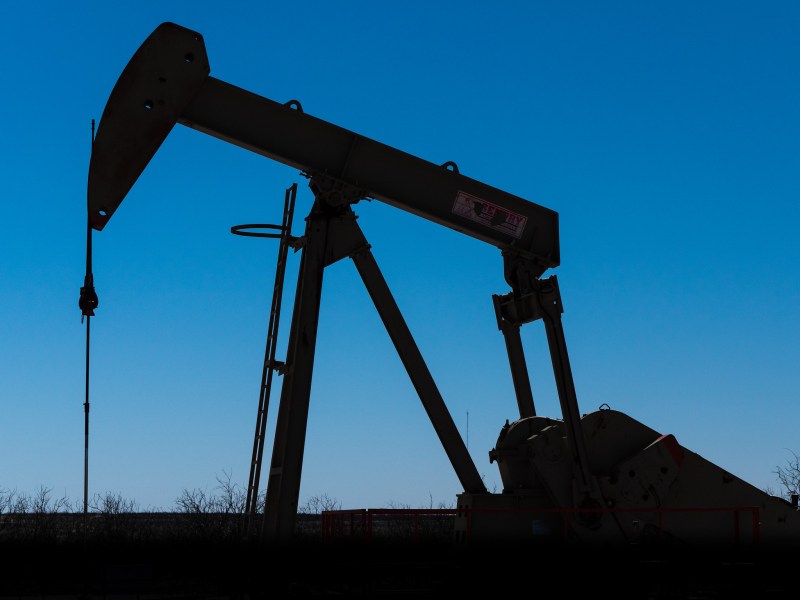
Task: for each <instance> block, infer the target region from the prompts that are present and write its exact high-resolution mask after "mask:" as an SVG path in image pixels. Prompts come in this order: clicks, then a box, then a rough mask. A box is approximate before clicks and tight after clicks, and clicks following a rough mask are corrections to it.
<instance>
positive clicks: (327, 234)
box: [262, 178, 486, 541]
mask: <svg viewBox="0 0 800 600" xmlns="http://www.w3.org/2000/svg"><path fill="white" fill-rule="evenodd" d="M327 187H328V186H323V185H320V183H319V182H318V181H316V180H315V178H312V182H311V188H312V190H315V191H317V190H321V189H327ZM347 256H350V257H351V258H352V259H353V261H354V262H355V264H356V267H357V269H358V272H359V274H360V275H361V278H362V280H363V281H364V284H365V285H366V287H367V291H368V292H369V295H370V297H371V299H372V301H373V303H374V304H375V307H376V308H377V310H378V313H379V314H380V317H381V319H382V321H383V323H384V325H385V326H386V329H387V331H388V332H389V336H390V337H391V339H392V342H393V343H394V346H395V348H396V350H397V352H398V354H399V355H400V359H401V360H402V362H403V365H404V366H405V368H406V371H407V372H408V374H409V376H410V377H411V381H412V383H413V385H414V387H415V389H416V390H417V393H418V394H419V397H420V400H421V401H422V404H423V406H424V408H425V410H426V412H427V414H428V417H429V418H430V420H431V423H432V424H433V427H434V430H435V431H436V434H437V435H438V436H439V440H440V441H441V443H442V446H443V447H444V450H445V452H446V454H447V456H448V458H449V459H450V462H451V464H452V465H453V469H454V470H455V472H456V476H457V477H458V479H459V481H460V482H461V485H462V486H463V487H464V490H465V491H466V492H470V493H473V494H479V493H485V492H486V488H485V486H484V484H483V481H482V480H481V477H480V475H479V473H478V470H477V468H476V467H475V464H474V462H473V461H472V458H471V457H470V455H469V452H468V451H467V448H466V445H465V444H464V442H463V440H462V439H461V436H460V434H459V433H458V429H457V428H456V425H455V423H454V422H453V419H452V417H451V415H450V413H449V411H448V409H447V406H446V405H445V403H444V400H443V399H442V396H441V394H440V393H439V390H438V388H437V387H436V384H435V382H434V380H433V377H432V376H431V374H430V371H429V370H428V367H427V365H426V364H425V361H424V359H423V358H422V354H421V353H420V351H419V348H418V347H417V345H416V343H415V342H414V338H413V337H412V335H411V332H410V331H409V329H408V326H407V325H406V323H405V320H404V319H403V317H402V315H401V313H400V310H399V308H398V307H397V304H396V303H395V301H394V298H393V297H392V294H391V291H390V290H389V287H388V286H387V285H386V281H385V280H384V278H383V275H382V274H381V272H380V269H379V268H378V265H377V263H376V262H375V258H374V257H373V255H372V253H371V252H370V247H369V244H368V243H367V240H366V238H365V237H364V234H363V232H362V231H361V228H360V227H359V226H358V224H357V223H356V215H355V214H354V213H353V211H352V210H351V209H350V207H349V206H348V205H344V206H338V207H336V206H334V207H332V206H330V205H329V204H327V203H325V202H323V201H321V200H320V198H319V197H318V198H317V201H316V202H315V203H314V207H313V208H312V210H311V214H310V215H309V217H308V218H307V220H306V233H305V245H304V247H303V250H302V257H301V260H300V272H299V275H298V281H297V292H296V295H295V304H294V311H293V314H292V325H291V331H290V337H289V347H288V353H287V358H286V374H285V376H284V381H283V387H282V389H281V398H280V405H279V408H278V419H277V424H276V428H275V442H274V447H273V453H272V460H271V463H270V471H269V474H268V483H267V498H266V506H265V510H264V527H263V529H262V532H263V534H264V535H265V536H266V537H267V538H268V539H270V540H273V541H287V540H289V539H291V537H292V534H293V532H294V527H295V519H296V514H297V504H298V498H299V493H300V478H301V471H302V463H303V451H304V447H305V436H306V427H307V423H308V409H309V400H310V393H311V375H312V371H313V366H314V350H315V345H316V336H317V325H318V321H319V307H320V300H321V293H322V279H323V271H324V269H325V267H326V266H328V265H330V264H333V263H334V262H337V261H339V260H341V259H342V258H345V257H347Z"/></svg>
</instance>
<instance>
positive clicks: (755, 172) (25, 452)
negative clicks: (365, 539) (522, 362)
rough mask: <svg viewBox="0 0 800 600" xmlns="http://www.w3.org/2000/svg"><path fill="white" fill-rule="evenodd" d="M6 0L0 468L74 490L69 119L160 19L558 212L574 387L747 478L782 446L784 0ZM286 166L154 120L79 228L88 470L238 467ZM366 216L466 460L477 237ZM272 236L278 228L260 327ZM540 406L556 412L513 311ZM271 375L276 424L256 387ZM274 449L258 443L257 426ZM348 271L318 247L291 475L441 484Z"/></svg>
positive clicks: (789, 76) (344, 482) (285, 86)
mask: <svg viewBox="0 0 800 600" xmlns="http://www.w3.org/2000/svg"><path fill="white" fill-rule="evenodd" d="M221 6H222V5H221V4H220V3H219V2H197V1H194V2H150V1H142V2H137V3H135V4H132V5H130V6H126V7H124V8H120V7H119V6H118V5H116V4H114V3H99V2H97V3H95V2H79V1H78V2H71V3H60V2H39V3H27V4H26V3H11V2H7V3H3V7H4V14H5V18H4V19H3V20H2V22H0V56H2V61H3V69H2V73H3V77H4V80H5V85H4V89H5V90H6V91H5V93H4V94H3V106H5V110H4V113H5V114H4V117H5V118H4V127H3V129H4V131H3V133H4V135H3V142H2V145H1V146H0V149H1V150H0V152H2V155H1V156H0V165H2V167H0V168H2V178H1V179H0V181H2V186H3V194H2V195H3V201H2V202H1V203H0V211H2V213H1V214H2V218H0V227H2V235H0V257H2V258H0V295H1V297H2V299H3V300H2V301H3V307H4V313H5V314H4V318H3V319H0V340H2V342H0V381H2V385H1V386H0V406H2V413H0V415H1V416H0V488H5V489H13V488H16V489H18V490H20V491H32V490H34V489H36V488H37V487H38V486H40V485H46V486H48V487H52V488H53V490H54V492H55V493H57V494H62V493H63V494H66V495H68V496H69V497H71V498H73V499H79V498H80V497H81V496H82V482H83V471H82V469H83V408H82V403H83V389H84V388H83V368H84V356H83V349H84V335H85V329H84V326H82V325H81V323H80V311H79V310H78V307H77V299H78V291H79V288H80V286H81V285H82V282H83V273H84V242H85V228H84V224H85V218H86V216H85V202H86V178H87V172H88V165H89V149H90V148H89V142H90V122H91V119H93V118H94V119H97V120H99V119H100V116H101V114H102V111H103V107H104V106H105V102H106V100H107V98H108V94H109V93H110V91H111V88H112V87H113V85H114V83H115V81H116V79H117V77H118V76H119V74H120V72H121V71H122V69H123V67H124V66H125V64H126V63H127V61H128V59H129V58H130V57H131V56H132V54H133V53H134V51H135V50H136V49H137V48H138V46H139V44H141V42H142V41H144V39H145V38H146V37H147V36H148V35H149V34H150V32H151V31H152V30H153V29H154V28H155V27H156V26H157V25H158V24H160V23H161V22H164V21H172V22H175V23H178V24H180V25H183V26H185V27H188V28H191V29H194V30H196V31H199V32H200V33H202V34H203V35H204V37H205V42H206V47H207V50H208V55H209V60H210V63H211V74H212V75H213V76H215V77H217V78H219V79H222V80H224V81H227V82H229V83H232V84H234V85H237V86H239V87H243V88H245V89H248V90H250V91H253V92H256V93H258V94H260V95H263V96H266V97H268V98H271V99H273V100H277V101H286V100H289V99H292V98H295V99H298V100H300V101H301V102H302V104H303V107H304V109H305V111H306V112H308V113H310V114H313V115H314V116H317V117H320V118H322V119H325V120H328V121H331V122H333V123H336V124H337V125H340V126H342V127H345V128H347V129H351V130H353V131H356V132H357V133H360V134H362V135H365V136H367V137H370V138H373V139H376V140H378V141H381V142H383V143H386V144H389V145H392V146H395V147H397V148H400V149H402V150H404V151H406V152H410V153H412V154H415V155H417V156H419V157H421V158H424V159H426V160H429V161H431V162H435V163H443V162H445V161H448V160H453V161H456V162H457V163H458V165H459V167H460V170H461V172H462V173H463V174H465V175H467V176H469V177H471V178H474V179H478V180H480V181H483V182H486V183H488V184H490V185H493V186H494V187H498V188H500V189H503V190H505V191H508V192H510V193H513V194H515V195H518V196H521V197H523V198H526V199H529V200H531V201H534V202H536V203H538V204H542V205H544V206H547V207H549V208H551V209H553V210H556V211H558V212H559V215H560V227H561V257H562V261H561V266H559V267H558V268H557V269H555V270H554V272H555V273H557V274H558V276H559V282H560V285H561V290H562V295H563V300H564V307H565V314H564V326H565V330H566V335H567V343H568V347H569V351H570V356H571V359H572V369H573V373H574V376H575V384H576V388H577V393H578V399H579V404H580V407H581V410H582V412H589V411H591V410H595V409H596V408H597V407H598V406H600V405H601V404H603V403H607V404H609V405H610V406H611V407H612V408H614V409H617V410H621V411H623V412H626V413H628V414H629V415H630V416H632V417H633V418H635V419H637V420H639V421H641V422H643V423H644V424H646V425H648V426H650V427H652V428H653V429H656V430H658V431H660V432H662V433H672V434H674V435H675V436H676V438H677V439H678V441H679V442H680V443H682V444H683V445H684V446H685V447H687V448H689V449H690V450H693V451H695V452H697V453H699V454H701V455H702V456H704V457H706V458H708V459H709V460H711V461H713V462H715V463H717V464H719V465H720V466H722V467H723V468H725V469H727V470H729V471H731V472H732V473H734V474H736V475H738V476H739V477H742V478H743V479H745V480H746V481H749V482H750V483H752V484H753V485H756V486H758V487H765V486H772V487H773V488H774V489H777V483H776V480H775V476H774V474H773V471H774V470H775V468H776V466H777V465H779V464H783V462H784V461H785V460H786V459H787V458H789V457H790V454H789V450H788V449H792V450H796V451H800V438H798V434H797V424H798V421H800V403H798V392H797V390H798V388H800V370H799V369H798V364H800V351H798V345H797V340H798V338H800V318H798V315H797V307H798V304H799V303H800V283H798V282H800V244H798V240H797V237H796V227H797V223H798V221H800V207H799V206H798V199H799V198H800V193H799V192H800V186H799V185H798V173H799V172H800V169H799V167H800V146H799V145H798V139H800V116H799V113H798V110H797V107H798V106H799V105H800V77H798V73H800V40H799V39H798V36H797V31H798V26H800V6H798V5H797V4H796V3H793V2H766V3H758V4H756V3H744V2H681V1H679V2H648V3H641V2H610V3H603V5H602V6H600V5H598V3H594V2H536V1H532V2H502V1H501V2H492V3H484V2H464V1H461V2H439V3H430V2H421V1H420V2H417V1H407V0H406V1H404V2H356V1H347V2H318V1H309V2H304V3H302V5H293V4H291V3H286V2H253V3H244V2H239V3H236V2H233V3H227V4H225V6H224V8H223V7H221ZM294 182H298V183H299V184H300V192H299V197H298V209H297V219H296V227H295V233H296V234H299V233H300V232H301V225H302V217H303V216H304V215H305V214H306V212H307V211H308V208H309V207H310V204H311V195H310V192H309V191H308V189H307V188H306V187H305V180H303V179H302V178H301V177H299V174H298V173H297V172H295V171H294V170H293V169H290V168H288V167H285V166H283V165H280V164H278V163H275V162H272V161H269V160H267V159H264V158H262V157H259V156H256V155H253V154H248V153H247V152H245V151H244V150H241V149H239V148H236V147H233V146H229V145H226V144H224V143H222V142H220V141H218V140H215V139H212V138H210V137H207V136H204V135H202V134H200V133H197V132H194V131H190V130H188V129H185V128H182V127H178V128H176V129H175V130H174V131H173V133H172V134H171V135H170V137H169V138H168V139H167V141H166V142H165V144H164V145H163V146H162V148H161V149H160V150H159V152H158V154H157V155H156V157H155V158H154V160H153V161H152V162H151V164H150V165H149V167H148V168H147V170H146V171H145V173H144V174H143V176H142V177H141V178H140V180H139V181H138V182H137V184H136V185H135V186H134V188H133V189H132V191H131V193H130V194H129V195H128V197H127V199H126V200H125V202H124V203H123V204H122V205H121V208H120V209H119V210H118V211H117V213H116V214H115V215H114V218H113V219H112V220H111V222H110V223H109V225H108V226H107V227H106V228H105V229H104V230H103V231H102V232H100V233H97V234H95V258H94V261H95V262H94V274H95V283H96V287H97V291H98V294H99V296H100V306H99V309H98V312H97V317H96V318H95V319H93V321H92V336H93V337H92V348H93V357H92V358H93V362H92V412H91V425H92V434H91V435H92V437H91V458H90V462H91V466H90V487H91V491H92V492H103V491H115V492H119V493H121V494H123V495H124V496H126V497H129V498H135V499H136V500H137V501H138V503H139V505H140V506H141V507H143V508H145V507H169V506H171V505H172V503H173V501H174V499H175V498H176V497H177V496H178V495H179V494H180V492H181V490H182V489H184V488H196V487H198V488H206V489H213V486H214V484H215V477H216V476H217V475H219V474H221V473H222V472H223V471H227V472H230V473H231V474H232V477H233V479H234V480H235V481H238V482H240V483H243V484H246V480H247V473H248V469H249V460H250V452H251V447H252V434H253V428H254V423H255V410H256V403H257V399H258V385H259V382H260V376H261V362H262V359H263V349H264V342H265V335H266V323H267V317H268V309H269V303H270V297H271V296H270V294H271V288H272V281H273V276H274V268H275V256H276V252H277V245H276V244H275V243H274V242H272V241H267V240H256V239H250V238H241V237H236V236H232V235H231V234H230V233H229V229H230V227H231V226H232V225H236V224H240V223H249V222H267V223H273V222H279V221H280V217H281V209H282V198H283V190H284V189H285V188H286V187H288V186H289V185H291V184H292V183H294ZM356 212H357V214H359V215H360V221H359V222H360V224H361V227H362V228H363V230H364V231H365V234H366V236H367V238H368V239H369V241H370V242H371V244H372V248H373V252H374V255H375V257H376V259H377V260H378V263H379V264H380V265H381V268H382V269H383V272H384V275H385V277H386V279H387V281H388V283H389V285H390V286H391V288H392V290H393V292H394V294H395V297H396V299H397V302H398V304H399V305H400V308H401V310H402V311H403V313H404V315H405V317H406V319H407V321H408V323H409V326H410V327H411V330H412V332H413V333H414V335H415V336H416V339H417V342H418V344H419V346H420V349H421V350H422V353H423V355H424V356H425V358H426V359H427V361H428V364H429V367H430V369H431V371H432V373H433V375H434V378H435V379H436V380H437V383H438V384H439V387H440V389H441V391H442V394H443V396H444V399H445V401H446V403H447V405H448V406H449V408H450V411H451V413H452V415H453V417H454V419H455V421H456V423H457V425H458V426H459V428H460V429H461V431H462V433H464V434H466V426H467V418H466V416H467V413H469V450H470V453H471V454H472V456H473V458H474V460H475V462H476V464H477V466H478V469H479V472H480V473H481V474H482V475H484V476H485V481H486V483H487V486H488V487H489V489H493V488H494V487H495V486H496V488H497V489H498V490H499V489H500V478H499V475H498V472H497V469H496V465H492V464H489V461H488V452H489V450H490V449H491V448H492V447H493V446H494V443H495V440H496V438H497V435H498V433H499V431H500V427H501V426H502V424H503V423H504V422H505V420H506V419H507V418H510V419H513V418H514V413H515V410H516V403H515V400H514V397H513V389H512V384H511V378H510V374H509V371H508V366H507V362H506V355H505V349H504V345H503V340H502V336H501V335H500V333H499V332H498V331H497V328H496V323H495V318H494V314H493V309H492V303H491V295H492V294H495V293H505V292H506V291H507V285H506V284H505V282H504V280H503V277H502V262H501V257H500V254H499V251H498V250H497V249H496V248H495V247H493V246H490V245H487V244H484V243H482V242H479V241H477V240H475V239H472V238H468V237H465V236H463V235H460V234H458V233H456V232H454V231H450V230H447V229H444V228H442V227H440V226H437V225H434V224H432V223H430V222H427V221H424V220H422V219H419V218H417V217H414V216H412V215H410V214H407V213H404V212H402V211H400V210H397V209H395V208H392V207H389V206H387V205H383V204H381V203H378V202H369V203H360V204H359V205H358V206H357V207H356ZM298 263H299V256H298V255H292V256H291V257H290V264H289V269H288V273H287V284H286V289H287V298H288V300H285V306H286V307H287V308H286V310H285V312H284V319H283V325H284V326H283V328H282V329H283V330H282V332H281V333H282V337H281V339H280V346H279V347H280V351H279V355H282V354H283V350H284V348H285V343H286V341H287V332H288V324H289V317H290V315H289V308H290V307H291V297H292V294H293V291H294V278H295V275H296V269H297V266H298ZM523 339H524V343H525V348H526V352H527V354H528V362H529V368H530V371H531V375H532V379H533V389H534V398H535V401H536V406H537V410H538V412H539V414H543V415H547V416H552V417H560V411H559V405H558V401H557V398H556V396H555V390H554V385H553V379H552V371H551V370H550V366H549V362H548V357H547V353H546V341H545V337H544V332H543V330H542V328H541V325H540V324H531V325H528V326H526V328H525V329H524V330H523ZM277 397H278V394H277V390H276V393H275V394H274V395H273V398H274V400H273V409H274V410H273V411H272V413H271V415H272V417H273V418H272V419H271V420H270V421H271V423H274V415H275V413H276V408H277ZM268 454H269V453H267V456H268ZM459 491H460V490H459V487H458V481H457V479H456V477H455V475H454V474H453V472H452V469H451V468H450V466H449V463H448V461H447V459H446V456H445V454H444V451H443V450H442V448H441V446H440V445H439V442H438V440H437V438H436V436H435V434H434V432H433V428H432V427H431V425H430V423H429V422H428V420H427V417H426V415H425V412H424V410H423V409H422V407H421V405H420V402H419V400H418V399H417V397H416V396H415V394H414V390H413V388H412V386H411V384H410V383H409V381H408V378H407V376H406V374H405V372H404V371H403V369H402V366H401V364H400V361H399V359H398V358H397V357H396V355H395V353H394V351H393V348H392V346H391V343H390V341H389V339H388V336H387V335H386V333H385V331H384V330H383V328H382V325H381V323H380V320H379V319H378V317H377V315H376V313H375V310H374V308H373V307H372V306H371V304H370V301H369V298H368V296H367V294H366V291H365V290H364V289H363V286H362V284H361V282H360V280H359V279H358V276H357V274H356V271H355V268H354V266H353V265H352V264H349V263H348V262H342V263H340V264H336V265H334V266H332V267H331V268H330V269H328V271H327V272H326V280H325V288H324V292H323V303H322V310H321V321H320V331H319V340H318V351H317V360H316V367H315V375H314V382H313V389H312V399H311V413H310V420H309V429H308V437H307V446H306V453H305V466H304V472H303V484H302V488H301V501H302V499H303V498H307V497H308V496H311V495H314V494H322V493H326V494H328V495H330V496H333V497H335V498H338V499H339V500H340V501H341V502H342V504H343V505H344V506H345V507H353V508H354V507H366V506H388V505H390V504H409V505H411V506H422V505H426V504H428V503H429V502H430V500H431V499H433V502H434V503H439V502H444V503H447V504H450V503H453V502H454V501H455V495H456V493H458V492H459Z"/></svg>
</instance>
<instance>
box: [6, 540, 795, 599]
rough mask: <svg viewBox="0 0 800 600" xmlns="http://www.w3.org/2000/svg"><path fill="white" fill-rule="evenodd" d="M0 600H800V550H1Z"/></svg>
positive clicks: (227, 544)
mask: <svg viewBox="0 0 800 600" xmlns="http://www.w3.org/2000/svg"><path fill="white" fill-rule="evenodd" d="M0 551H2V557H0V598H43V599H50V598H80V597H86V598H114V599H118V598H119V599H122V598H126V599H138V598H141V599H148V600H152V599H156V598H198V599H200V598H242V599H245V598H248V599H249V598H253V599H256V598H270V599H272V598H283V597H308V596H311V597H314V596H338V597H351V596H352V597H369V598H383V597H436V598H441V597H444V596H449V595H461V596H463V597H469V598H472V597H479V596H480V595H483V594H487V595H489V594H491V595H492V596H498V595H506V594H515V595H516V594H524V596H525V597H531V598H533V597H545V595H546V594H547V595H549V594H553V593H557V594H558V597H559V598H565V597H569V598H596V597H597V596H598V595H601V596H603V597H607V596H609V595H610V597H612V598H641V599H653V600H661V599H690V598H691V599H716V598H747V599H749V600H750V599H761V598H775V599H778V598H780V599H784V598H787V599H788V598H798V597H800V592H799V591H798V590H799V589H800V584H798V580H800V572H799V570H798V567H800V562H798V560H797V559H798V556H800V555H799V554H798V553H797V552H796V551H794V550H787V549H783V550H781V551H780V552H778V551H775V552H767V551H763V550H762V551H760V552H741V551H733V550H731V551H727V550H724V549H723V550H720V549H717V550H711V549H706V550H704V551H701V552H695V553H688V552H686V551H680V552H678V551H669V550H665V549H664V548H650V549H646V548H637V547H628V548H625V549H616V550H611V549H607V548H606V549H602V548H596V549H593V550H588V549H584V550H580V551H579V550H575V549H563V548H562V549H556V548H553V547H545V546H541V547H531V546H527V547H522V546H515V545H505V544H492V545H486V546H482V547H476V546H470V547H463V548H461V549H455V548H454V547H453V546H452V545H450V544H443V543H429V544H410V543H382V542H373V543H370V544H364V543H350V544H344V543H341V544H328V543H322V542H320V541H305V542H301V543H297V544H294V545H283V546H267V545H259V544H256V543H245V542H242V541H231V540H227V541H213V540H204V541H203V540H194V541H192V542H187V543H182V542H179V541H174V540H172V541H169V542H164V541H161V542H154V541H149V542H116V543H114V542H102V543H101V542H98V543H93V544H89V545H83V544H81V543H77V542H74V541H73V542H68V543H64V542H45V543H30V542H19V541H15V542H0Z"/></svg>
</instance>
